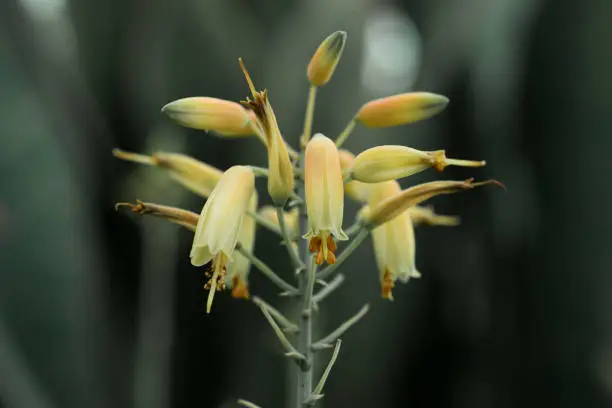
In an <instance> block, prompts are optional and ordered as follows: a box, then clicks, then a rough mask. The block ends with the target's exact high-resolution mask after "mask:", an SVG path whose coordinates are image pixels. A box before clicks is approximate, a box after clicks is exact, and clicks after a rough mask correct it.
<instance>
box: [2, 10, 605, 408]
mask: <svg viewBox="0 0 612 408" xmlns="http://www.w3.org/2000/svg"><path fill="white" fill-rule="evenodd" d="M611 21H612V2H610V1H605V0H582V1H578V0H556V1H552V0H548V1H547V0H428V1H418V0H405V1H399V0H398V1H391V0H389V1H382V0H379V1H376V0H310V1H293V0H290V1H281V0H259V1H247V0H226V1H222V0H219V1H212V0H211V1H209V0H176V1H167V0H147V1H143V0H121V1H119V0H108V1H94V0H0V405H1V406H3V407H10V408H13V407H19V408H20V407H26V408H30V407H31V408H38V407H45V408H46V407H93V408H95V407H147V408H163V407H234V406H236V405H235V402H234V401H235V398H237V397H242V398H246V399H249V400H252V401H254V402H256V403H258V404H260V405H262V406H263V407H266V408H269V407H281V406H287V401H288V398H289V396H288V395H287V393H286V388H287V386H288V384H290V382H291V381H292V379H291V377H290V376H289V374H290V372H289V370H288V366H287V364H286V362H285V361H284V359H283V358H282V357H281V352H280V347H279V346H278V344H277V340H276V338H274V336H273V334H272V332H271V330H270V329H269V327H267V324H266V323H265V321H264V319H263V318H262V316H261V314H260V313H259V311H258V310H257V309H256V308H255V307H254V306H253V305H252V304H250V303H249V302H245V301H234V300H233V299H231V298H230V297H229V296H227V295H226V294H222V295H220V296H217V298H216V300H215V306H214V310H213V313H212V314H211V315H206V314H205V310H204V302H205V297H206V293H205V292H204V290H203V289H202V285H203V283H204V278H203V276H202V274H201V273H198V272H199V271H197V270H196V269H194V268H192V267H191V265H190V263H189V258H188V253H189V249H190V243H191V238H192V237H191V234H190V233H189V232H187V231H185V230H181V229H179V228H177V227H175V226H173V225H168V224H166V223H164V222H163V221H159V220H153V219H142V218H138V217H135V216H131V215H130V214H124V213H116V212H114V211H113V204H114V203H115V202H117V201H126V200H130V201H133V200H134V199H135V198H140V199H143V200H146V201H153V202H159V203H163V204H169V205H179V206H183V207H185V208H189V209H192V210H194V211H199V210H200V208H201V206H202V200H201V199H199V198H198V197H196V196H193V195H191V194H189V193H187V192H185V191H183V190H182V189H181V188H179V187H177V186H176V185H174V184H173V183H172V182H171V181H169V180H168V178H167V177H166V175H164V174H163V173H161V172H159V171H156V170H155V169H144V168H139V167H137V166H136V165H132V164H129V163H125V162H119V161H117V160H116V159H114V158H113V157H112V155H111V149H112V148H113V147H121V148H124V149H127V150H133V151H142V152H152V151H155V150H169V151H181V152H186V153H188V154H191V155H193V156H195V157H197V158H199V159H201V160H204V161H206V162H208V163H211V164H213V165H215V166H217V167H219V168H223V169H224V168H227V167H229V166H230V165H232V164H236V163H240V164H245V163H254V164H259V165H264V164H265V160H266V159H265V150H264V149H263V148H262V147H261V145H260V144H259V143H258V142H257V141H256V140H254V139H246V140H230V141H223V140H220V139H217V138H215V137H213V136H212V135H207V134H205V133H204V132H197V131H191V130H188V129H184V128H180V127H179V126H177V125H175V124H173V123H171V122H170V121H169V120H168V119H167V118H165V117H163V116H162V115H161V114H160V112H159V109H160V107H161V106H162V105H164V104H165V103H167V102H169V101H171V100H174V99H177V98H180V97H185V96H196V95H202V96H204V95H207V96H215V97H220V98H226V99H232V100H238V99H241V98H243V97H245V96H246V95H247V94H248V88H247V86H246V83H245V81H244V78H243V76H242V74H241V72H240V70H239V67H238V64H237V58H238V57H239V56H242V57H243V58H244V60H245V62H246V65H247V67H248V68H249V71H250V73H251V75H252V77H253V79H254V81H255V84H256V86H257V87H259V88H263V87H266V88H268V90H269V91H270V98H271V101H272V104H273V106H274V108H275V111H276V115H277V118H278V120H279V123H280V127H281V130H282V131H283V134H284V136H285V138H286V139H288V140H289V141H291V142H295V141H297V138H298V135H299V134H300V132H301V127H302V121H303V111H304V108H305V101H306V95H307V89H308V85H307V81H306V77H305V66H306V64H307V63H308V60H309V58H310V56H311V55H312V53H313V52H314V50H315V49H316V47H317V45H318V44H319V42H320V41H321V40H322V39H323V38H325V37H326V36H327V35H328V34H329V33H331V32H333V31H336V30H345V31H347V32H348V42H347V45H346V48H345V52H344V55H343V58H342V61H341V62H340V65H339V67H338V69H337V71H336V74H335V76H334V78H333V79H332V81H331V82H330V83H329V84H328V85H326V86H325V87H324V88H322V89H321V90H320V92H319V98H318V101H317V107H316V112H315V125H314V130H315V131H317V132H323V133H325V134H326V135H328V136H330V137H335V136H336V135H337V134H339V133H340V131H341V130H342V129H343V127H344V125H345V124H346V122H347V121H348V120H349V118H350V117H351V116H352V115H353V114H354V112H355V111H356V110H357V109H358V108H359V107H360V106H361V104H363V103H364V102H366V101H367V100H370V99H372V98H375V97H381V96H385V95H390V94H394V93H400V92H406V91H409V90H428V91H431V92H437V93H441V94H444V95H447V96H448V97H449V98H450V99H451V103H450V105H449V107H448V108H447V110H446V111H445V112H443V113H442V114H441V115H439V116H437V117H435V118H433V119H430V120H428V121H425V122H422V123H418V124H414V125H411V126H406V127H401V128H393V129H382V130H368V129H365V128H358V129H357V130H356V131H355V133H354V134H353V135H352V136H351V138H350V139H349V141H348V142H347V144H346V147H347V148H349V149H351V150H353V151H354V152H359V151H361V150H363V149H365V148H367V147H371V146H374V145H376V144H407V145H410V146H412V147H416V148H419V149H423V150H433V149H440V148H446V149H447V151H448V153H449V155H450V156H452V157H461V158H471V159H486V160H487V162H488V166H487V167H486V168H485V169H476V170H473V171H471V170H469V169H455V168H450V169H448V170H447V171H446V172H445V174H444V175H443V176H444V177H445V178H455V179H462V178H466V177H469V176H475V177H477V178H479V179H484V178H488V177H495V178H497V179H499V180H501V181H502V182H503V183H504V184H505V185H506V186H507V187H508V192H507V193H504V192H503V191H501V190H499V189H494V188H486V189H479V190H475V191H472V192H469V193H466V194H461V195H457V196H449V197H444V198H438V199H435V200H432V204H434V206H435V207H436V210H437V211H438V212H440V213H444V214H459V215H460V216H461V218H462V225H461V226H460V227H457V228H452V229H449V228H446V229H444V228H429V229H428V228H427V227H423V228H419V229H418V231H417V266H418V268H419V270H420V271H421V272H422V273H423V278H422V279H421V280H418V281H411V283H410V284H408V285H406V286H404V285H398V287H397V288H396V290H395V291H394V294H395V299H396V300H395V301H394V302H393V303H389V302H386V301H384V300H383V299H380V295H379V291H380V288H379V283H378V277H377V271H376V268H375V264H374V260H373V254H372V250H371V243H370V242H367V243H366V244H365V245H364V246H363V247H362V250H360V251H359V252H358V255H357V256H355V257H354V258H352V259H351V261H350V262H349V264H348V265H347V266H346V268H345V274H346V275H347V277H348V280H347V282H346V283H345V285H344V287H343V288H342V289H341V290H339V291H338V292H337V294H336V296H335V297H333V298H331V299H329V300H327V301H326V302H325V304H323V305H322V312H321V313H322V316H321V317H320V319H319V327H320V330H321V331H322V332H327V331H329V330H330V329H332V328H334V327H335V326H336V325H337V324H338V323H339V322H340V321H342V320H343V319H345V318H346V317H347V316H348V315H350V314H352V313H354V312H355V311H356V310H357V309H358V308H359V307H360V306H361V305H362V304H363V303H364V302H370V304H371V306H372V309H371V311H370V313H369V314H368V316H366V318H365V319H364V320H363V322H362V323H361V324H360V325H358V326H357V327H356V328H354V329H352V330H351V331H350V332H348V333H347V334H346V335H345V336H344V344H343V348H342V350H341V353H340V358H339V360H338V363H337V365H336V366H335V368H334V370H333V372H332V375H331V378H330V380H329V382H328V384H327V387H326V399H325V402H324V404H325V406H329V407H391V406H397V407H400V406H410V407H445V408H450V407H453V408H454V407H457V408H459V407H470V408H480V407H531V406H534V407H536V406H537V407H542V406H546V407H578V406H580V407H583V406H586V407H604V406H611V405H612V319H611V317H610V311H611V310H612V296H610V294H611V293H612V270H611V266H612V251H611V243H612V238H611V237H610V233H609V231H610V227H611V226H612V216H610V214H609V208H610V206H611V204H612V202H611V201H612V200H611V198H612V192H611V190H610V188H609V185H610V175H611V174H612V173H611V171H610V170H611V167H612V161H611V160H610V159H609V152H610V151H611V147H612V141H611V139H610V136H611V135H612V75H610V73H611V72H612V47H611V46H610V41H612V25H611V24H610V22H611ZM434 173H435V172H433V171H432V172H427V173H424V174H423V176H419V177H413V178H409V179H405V180H403V181H402V184H403V185H404V186H408V185H411V184H413V183H415V182H417V181H422V180H432V179H436V178H440V176H439V175H438V174H434ZM259 187H260V188H261V191H262V192H263V191H264V189H265V187H264V185H263V184H262V185H260V186H259ZM262 201H263V203H265V202H266V199H263V200H262ZM347 207H348V208H347V215H346V216H345V220H346V221H345V223H346V224H347V225H348V224H350V223H351V221H352V219H353V214H354V211H355V210H356V209H357V207H356V205H355V204H354V203H347ZM256 251H257V253H258V255H259V256H260V257H261V258H262V259H264V260H265V261H266V262H268V263H269V264H270V265H271V266H274V267H275V268H277V269H281V268H282V267H283V266H284V265H287V259H286V256H285V255H286V254H285V252H284V251H283V250H282V249H279V247H278V245H277V242H276V240H275V238H274V236H273V235H271V234H269V233H268V232H267V231H261V232H260V233H258V237H257V243H256ZM251 276H252V279H251V291H252V292H253V293H255V294H258V295H261V296H263V297H265V298H266V299H268V300H269V301H270V302H272V303H274V304H277V305H282V304H283V302H284V301H283V300H282V299H277V298H276V297H275V288H274V287H272V285H270V284H269V282H267V281H265V280H264V279H262V278H261V277H260V276H259V274H258V273H257V272H255V271H253V273H252V274H251Z"/></svg>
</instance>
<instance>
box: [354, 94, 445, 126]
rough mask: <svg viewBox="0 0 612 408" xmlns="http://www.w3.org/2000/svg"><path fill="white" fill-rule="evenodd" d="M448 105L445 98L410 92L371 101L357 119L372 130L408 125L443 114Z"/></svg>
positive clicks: (364, 106)
mask: <svg viewBox="0 0 612 408" xmlns="http://www.w3.org/2000/svg"><path fill="white" fill-rule="evenodd" d="M446 105H448V98H447V97H445V96H442V95H437V94H433V93H429V92H410V93H404V94H399V95H393V96H388V97H386V98H381V99H375V100H373V101H370V102H368V103H366V104H365V105H363V106H362V107H361V109H360V110H359V112H358V113H357V115H356V116H355V119H357V120H358V121H359V122H360V123H361V124H363V125H365V126H367V127H371V128H378V127H390V126H400V125H407V124H409V123H413V122H418V121H419V120H423V119H428V118H430V117H432V116H434V115H436V114H438V113H440V112H442V111H443V110H444V108H446Z"/></svg>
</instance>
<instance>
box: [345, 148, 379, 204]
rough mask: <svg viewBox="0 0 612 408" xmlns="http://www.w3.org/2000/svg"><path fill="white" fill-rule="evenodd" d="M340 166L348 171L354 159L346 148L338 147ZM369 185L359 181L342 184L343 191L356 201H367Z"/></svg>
mask: <svg viewBox="0 0 612 408" xmlns="http://www.w3.org/2000/svg"><path fill="white" fill-rule="evenodd" d="M338 153H339V154H340V166H341V167H342V171H343V172H350V168H351V166H352V165H353V161H354V160H355V155H353V153H351V152H349V151H348V150H344V149H340V150H339V151H338ZM370 187H371V186H370V185H368V184H365V183H362V182H360V181H355V180H352V181H349V182H348V183H346V184H345V185H344V192H345V193H346V195H347V196H349V197H350V198H352V199H353V200H355V201H358V202H365V201H368V192H369V189H370Z"/></svg>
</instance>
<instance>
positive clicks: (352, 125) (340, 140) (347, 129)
mask: <svg viewBox="0 0 612 408" xmlns="http://www.w3.org/2000/svg"><path fill="white" fill-rule="evenodd" d="M356 124H357V122H355V119H351V121H350V122H349V123H348V124H347V125H346V127H345V128H344V130H343V131H342V133H340V136H338V139H336V147H337V148H340V147H341V146H342V145H343V144H344V142H345V141H346V139H348V137H349V136H350V135H351V132H352V131H353V129H355V125H356Z"/></svg>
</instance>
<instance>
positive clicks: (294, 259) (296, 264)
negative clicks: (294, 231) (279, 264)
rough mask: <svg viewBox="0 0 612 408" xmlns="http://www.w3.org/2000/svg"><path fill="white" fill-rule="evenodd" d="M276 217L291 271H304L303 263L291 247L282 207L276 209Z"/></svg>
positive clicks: (291, 243) (291, 242)
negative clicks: (289, 260) (291, 267)
mask: <svg viewBox="0 0 612 408" xmlns="http://www.w3.org/2000/svg"><path fill="white" fill-rule="evenodd" d="M276 215H277V217H278V225H279V226H280V230H281V233H282V235H283V241H285V242H284V244H285V246H286V247H287V252H289V258H291V263H292V264H293V269H294V270H295V272H296V273H299V272H300V271H302V270H303V269H304V262H302V260H301V259H300V255H299V254H298V251H297V249H296V248H295V247H294V246H293V241H292V239H291V234H290V233H289V230H288V229H287V223H286V222H285V211H284V210H283V207H276Z"/></svg>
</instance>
